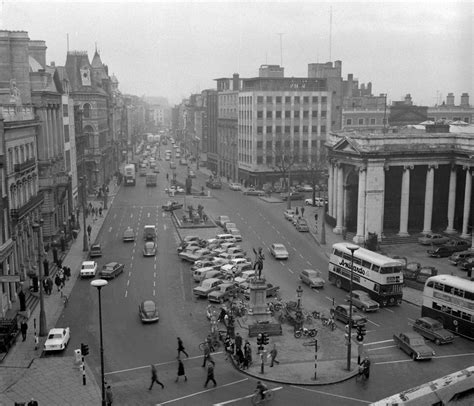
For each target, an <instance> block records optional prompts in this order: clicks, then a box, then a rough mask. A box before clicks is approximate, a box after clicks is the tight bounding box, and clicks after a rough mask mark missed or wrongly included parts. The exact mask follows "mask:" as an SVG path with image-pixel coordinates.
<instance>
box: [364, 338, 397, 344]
mask: <svg viewBox="0 0 474 406" xmlns="http://www.w3.org/2000/svg"><path fill="white" fill-rule="evenodd" d="M389 342H393V339H390V340H382V341H374V342H372V343H364V345H377V344H383V343H389Z"/></svg>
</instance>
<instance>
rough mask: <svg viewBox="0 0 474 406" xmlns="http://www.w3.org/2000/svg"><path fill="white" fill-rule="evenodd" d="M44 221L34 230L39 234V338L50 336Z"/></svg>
mask: <svg viewBox="0 0 474 406" xmlns="http://www.w3.org/2000/svg"><path fill="white" fill-rule="evenodd" d="M43 222H44V221H43V219H40V220H39V223H37V222H34V223H33V230H34V231H35V232H36V233H38V279H39V298H40V315H39V336H40V337H44V336H45V335H47V334H48V332H47V331H46V313H45V311H44V296H43V268H42V266H43V264H42V261H41V253H42V250H43V233H42V230H43V229H42V227H43Z"/></svg>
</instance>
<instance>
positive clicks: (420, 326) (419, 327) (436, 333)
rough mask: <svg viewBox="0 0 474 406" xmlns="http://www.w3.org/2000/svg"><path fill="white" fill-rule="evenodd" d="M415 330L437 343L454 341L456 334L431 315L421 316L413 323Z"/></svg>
mask: <svg viewBox="0 0 474 406" xmlns="http://www.w3.org/2000/svg"><path fill="white" fill-rule="evenodd" d="M413 330H415V331H416V332H417V333H418V334H420V335H422V336H423V337H425V338H426V339H428V340H431V341H434V342H435V344H436V345H440V344H447V343H452V342H453V341H454V335H453V334H452V333H451V332H450V331H448V330H446V329H445V328H443V325H442V324H441V323H440V322H439V321H437V320H434V319H432V318H431V317H420V318H418V319H416V320H415V322H414V323H413Z"/></svg>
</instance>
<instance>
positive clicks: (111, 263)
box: [104, 262, 119, 266]
mask: <svg viewBox="0 0 474 406" xmlns="http://www.w3.org/2000/svg"><path fill="white" fill-rule="evenodd" d="M115 265H119V263H118V262H109V263H108V264H105V265H104V266H115Z"/></svg>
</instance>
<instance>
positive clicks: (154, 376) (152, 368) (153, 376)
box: [148, 364, 165, 390]
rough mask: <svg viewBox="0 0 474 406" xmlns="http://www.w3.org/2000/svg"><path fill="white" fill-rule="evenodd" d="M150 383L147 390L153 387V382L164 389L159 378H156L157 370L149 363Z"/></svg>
mask: <svg viewBox="0 0 474 406" xmlns="http://www.w3.org/2000/svg"><path fill="white" fill-rule="evenodd" d="M150 367H151V384H150V387H149V388H148V390H151V388H153V384H154V383H155V382H156V383H157V384H159V385H161V389H165V385H163V384H162V383H161V382H160V381H159V380H158V371H157V370H156V367H155V366H154V365H153V364H151V365H150Z"/></svg>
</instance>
